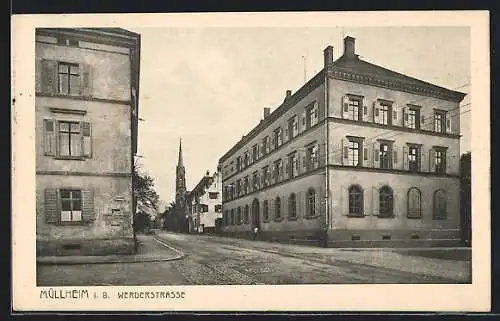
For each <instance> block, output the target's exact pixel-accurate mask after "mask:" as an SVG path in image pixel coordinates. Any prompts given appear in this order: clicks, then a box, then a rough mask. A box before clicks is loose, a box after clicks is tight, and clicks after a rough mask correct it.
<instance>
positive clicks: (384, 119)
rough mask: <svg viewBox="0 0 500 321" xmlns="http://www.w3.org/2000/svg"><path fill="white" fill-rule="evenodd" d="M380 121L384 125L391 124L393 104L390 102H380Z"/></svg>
mask: <svg viewBox="0 0 500 321" xmlns="http://www.w3.org/2000/svg"><path fill="white" fill-rule="evenodd" d="M379 123H380V124H383V125H391V123H392V122H391V105H389V104H388V103H380V107H379Z"/></svg>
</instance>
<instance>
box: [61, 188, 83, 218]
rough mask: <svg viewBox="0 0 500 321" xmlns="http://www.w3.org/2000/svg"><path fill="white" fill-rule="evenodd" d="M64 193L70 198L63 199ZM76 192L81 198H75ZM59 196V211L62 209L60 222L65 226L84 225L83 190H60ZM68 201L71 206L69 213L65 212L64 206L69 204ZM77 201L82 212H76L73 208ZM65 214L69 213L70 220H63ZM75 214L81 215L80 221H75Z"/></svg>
mask: <svg viewBox="0 0 500 321" xmlns="http://www.w3.org/2000/svg"><path fill="white" fill-rule="evenodd" d="M63 192H68V193H69V197H63ZM75 192H77V193H79V194H80V197H79V198H78V197H73V193H75ZM58 195H59V199H58V202H59V209H60V210H59V222H60V223H61V224H63V225H64V224H67V225H71V224H75V225H81V224H83V190H82V189H78V188H60V189H59V190H58ZM67 201H69V204H70V210H69V211H65V210H63V204H64V202H67ZM75 201H79V203H80V210H75V209H74V208H73V207H74V202H75ZM63 212H69V215H70V220H63ZM73 212H79V215H80V219H79V220H75V219H73Z"/></svg>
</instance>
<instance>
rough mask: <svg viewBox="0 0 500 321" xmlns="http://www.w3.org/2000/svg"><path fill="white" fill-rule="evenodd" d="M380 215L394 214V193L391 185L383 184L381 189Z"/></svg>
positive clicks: (388, 215) (389, 215)
mask: <svg viewBox="0 0 500 321" xmlns="http://www.w3.org/2000/svg"><path fill="white" fill-rule="evenodd" d="M379 207H380V214H379V216H380V217H391V216H392V215H393V194H392V189H391V188H390V187H389V186H383V187H382V188H381V189H380V191H379Z"/></svg>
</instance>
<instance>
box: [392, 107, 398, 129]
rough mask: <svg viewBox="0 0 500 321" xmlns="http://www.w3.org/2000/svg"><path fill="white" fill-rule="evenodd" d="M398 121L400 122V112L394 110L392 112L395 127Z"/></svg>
mask: <svg viewBox="0 0 500 321" xmlns="http://www.w3.org/2000/svg"><path fill="white" fill-rule="evenodd" d="M396 120H398V111H397V110H393V111H392V124H393V125H395V123H396Z"/></svg>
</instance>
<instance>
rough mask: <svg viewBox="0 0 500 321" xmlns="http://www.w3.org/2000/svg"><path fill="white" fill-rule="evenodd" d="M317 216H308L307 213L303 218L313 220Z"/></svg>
mask: <svg viewBox="0 0 500 321" xmlns="http://www.w3.org/2000/svg"><path fill="white" fill-rule="evenodd" d="M318 217H319V215H314V216H309V215H308V216H305V217H304V218H305V219H306V220H313V219H316V218H318Z"/></svg>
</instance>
